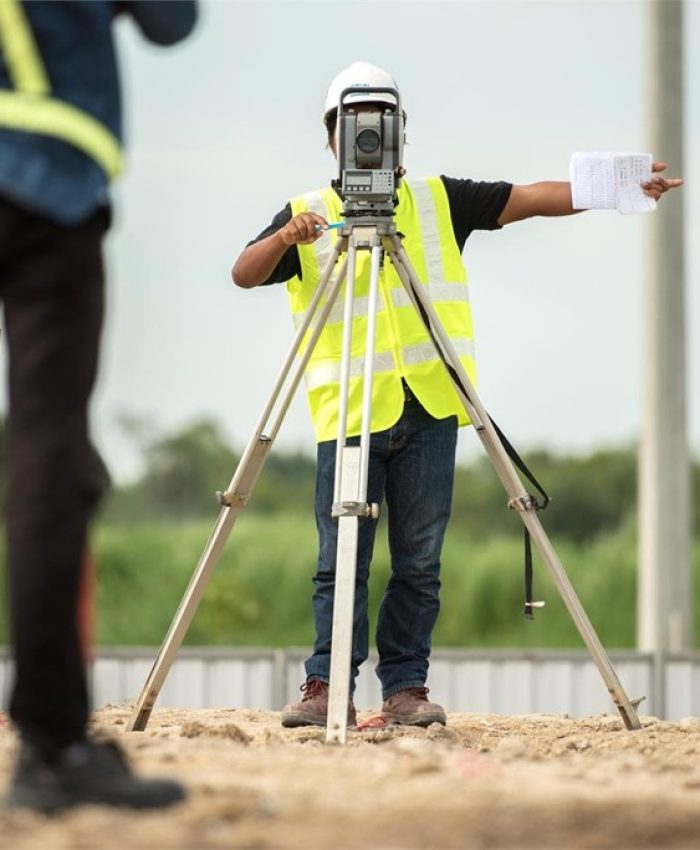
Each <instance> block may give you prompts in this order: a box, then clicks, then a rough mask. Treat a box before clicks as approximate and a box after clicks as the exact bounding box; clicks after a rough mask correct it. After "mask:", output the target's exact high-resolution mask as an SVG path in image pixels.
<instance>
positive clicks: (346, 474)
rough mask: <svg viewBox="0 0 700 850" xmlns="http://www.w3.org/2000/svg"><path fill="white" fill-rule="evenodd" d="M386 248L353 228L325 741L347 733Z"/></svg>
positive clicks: (366, 229) (373, 233) (369, 231)
mask: <svg viewBox="0 0 700 850" xmlns="http://www.w3.org/2000/svg"><path fill="white" fill-rule="evenodd" d="M358 248H369V249H371V252H372V253H371V272H370V284H369V295H368V300H367V332H366V337H365V362H364V371H363V386H362V425H361V435H360V445H359V447H358V446H348V445H347V444H346V435H347V412H348V393H349V383H350V374H351V368H350V360H351V346H352V330H353V304H354V293H355V268H356V255H357V250H358ZM383 253H384V250H383V247H382V243H381V239H380V237H379V235H378V231H377V227H376V226H358V227H355V228H351V232H350V237H349V247H348V275H347V278H348V279H347V286H346V288H345V313H344V326H343V343H342V354H341V365H340V383H339V393H340V398H339V405H338V410H339V419H338V438H337V449H336V463H335V481H334V488H333V516H334V517H338V545H337V552H336V567H335V589H334V596H333V626H332V633H331V663H330V682H329V687H328V716H327V725H326V741H327V742H328V743H334V744H344V743H345V741H346V737H347V716H348V699H349V697H350V667H351V658H352V638H353V623H354V610H355V576H356V573H357V541H358V534H359V522H360V517H361V516H365V517H366V516H369V515H373V516H376V515H377V513H378V508H377V506H370V505H368V504H367V480H368V473H369V449H370V438H371V435H370V425H371V417H372V377H373V372H374V344H375V333H376V315H377V301H378V298H379V269H380V265H381V261H382V256H383Z"/></svg>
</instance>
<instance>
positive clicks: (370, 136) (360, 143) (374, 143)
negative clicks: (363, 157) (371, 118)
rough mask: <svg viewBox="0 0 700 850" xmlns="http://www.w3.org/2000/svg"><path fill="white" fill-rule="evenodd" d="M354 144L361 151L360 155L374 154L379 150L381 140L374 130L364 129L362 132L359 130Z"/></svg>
mask: <svg viewBox="0 0 700 850" xmlns="http://www.w3.org/2000/svg"><path fill="white" fill-rule="evenodd" d="M356 142H357V147H358V148H359V149H360V150H361V151H362V153H374V152H375V151H377V150H379V145H380V143H381V139H380V138H379V133H377V131H376V130H369V129H367V128H365V129H364V130H360V132H359V133H358V134H357V138H356Z"/></svg>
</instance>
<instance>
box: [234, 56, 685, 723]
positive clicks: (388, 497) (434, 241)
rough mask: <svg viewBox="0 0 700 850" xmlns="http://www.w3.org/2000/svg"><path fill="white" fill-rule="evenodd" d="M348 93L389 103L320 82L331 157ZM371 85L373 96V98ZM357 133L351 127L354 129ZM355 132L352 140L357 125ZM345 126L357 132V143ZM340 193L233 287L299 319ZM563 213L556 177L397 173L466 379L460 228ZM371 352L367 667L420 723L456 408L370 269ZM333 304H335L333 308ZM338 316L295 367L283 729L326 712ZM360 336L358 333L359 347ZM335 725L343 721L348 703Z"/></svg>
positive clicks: (294, 208) (357, 642)
mask: <svg viewBox="0 0 700 850" xmlns="http://www.w3.org/2000/svg"><path fill="white" fill-rule="evenodd" d="M348 87H360V90H359V91H355V92H353V93H352V94H351V95H350V96H349V97H348V98H347V101H346V102H347V103H348V104H350V106H351V107H352V108H353V110H354V111H355V112H357V113H368V112H381V111H382V110H383V109H385V108H386V107H387V106H388V107H396V98H395V97H394V95H392V94H389V93H387V92H383V91H382V92H377V91H376V89H378V88H389V89H395V90H397V91H398V86H397V85H396V83H395V81H394V79H393V78H392V77H391V76H390V75H389V74H388V73H387V72H386V71H384V70H382V69H381V68H377V67H376V66H374V65H370V64H368V63H367V62H355V63H354V64H353V65H351V66H350V67H349V68H346V69H345V70H343V71H341V73H340V74H338V76H337V77H336V78H335V79H334V80H333V81H332V82H331V84H330V87H329V90H328V95H327V98H326V102H325V106H324V110H323V121H324V124H325V127H326V133H327V139H328V147H329V148H330V150H331V151H332V153H333V155H334V156H336V157H337V155H338V136H337V126H338V102H339V98H340V95H341V92H343V90H344V89H346V88H348ZM373 90H375V91H373ZM363 132H365V131H363ZM360 135H361V134H360ZM360 135H358V137H357V138H358V146H359V139H360ZM665 168H666V165H665V163H654V165H653V173H652V175H651V179H650V180H649V181H647V182H645V183H642V184H641V186H642V190H643V192H644V193H645V194H646V195H648V196H649V197H651V198H654V199H655V200H658V199H659V197H660V196H661V195H662V194H663V193H664V192H666V191H668V190H669V189H673V188H675V187H677V186H680V185H681V183H682V180H673V179H672V180H668V179H664V178H663V177H661V176H659V174H658V172H661V171H663V170H664V169H665ZM341 212H342V201H341V198H340V196H339V195H338V193H337V192H336V191H335V190H334V189H332V188H327V189H321V190H317V191H315V192H309V193H307V194H304V195H299V196H298V197H296V198H293V199H292V200H291V201H290V202H289V203H287V205H286V206H285V207H284V208H283V209H282V210H280V211H279V212H278V213H277V215H275V217H274V219H273V220H272V222H271V224H270V225H269V226H268V227H267V228H266V229H265V230H263V232H262V233H260V234H259V235H258V236H257V237H256V238H255V239H254V240H253V241H252V242H251V243H249V244H248V246H247V247H246V248H245V249H244V251H243V252H242V253H241V255H240V256H239V258H238V259H237V260H236V263H235V265H234V267H233V272H232V274H233V280H234V282H235V283H236V284H238V285H239V286H242V287H245V288H251V287H255V286H259V285H267V284H273V283H282V282H285V281H286V282H287V293H288V296H289V303H290V307H291V311H292V314H293V316H294V320H295V322H298V321H300V320H301V318H302V317H303V315H304V312H305V311H306V310H307V308H308V307H309V304H310V302H311V299H312V297H313V294H314V292H315V290H316V288H317V286H318V283H319V279H320V276H321V273H322V270H323V269H324V268H325V266H326V262H327V260H328V258H329V256H330V255H331V253H332V249H333V245H334V243H335V237H333V236H332V235H331V234H330V233H329V231H328V223H329V222H330V223H335V222H337V221H339V220H340V219H341ZM574 212H576V210H574V208H573V206H572V199H571V186H570V185H569V183H568V182H558V181H543V182H538V183H533V184H530V185H520V186H518V185H511V184H510V183H508V182H505V181H501V182H497V183H486V182H478V181H474V180H469V179H456V178H453V177H446V176H444V175H440V176H435V177H429V178H426V179H417V180H413V179H411V180H410V181H409V180H403V181H402V183H401V186H400V187H399V190H398V194H397V202H396V206H395V221H396V227H397V230H398V232H399V233H401V234H402V235H403V237H404V241H403V247H404V248H405V250H406V253H407V254H408V257H409V260H410V262H411V265H412V266H413V267H414V269H416V272H417V274H418V275H419V276H420V278H421V281H422V283H424V284H425V286H426V289H427V291H428V293H429V294H430V297H431V299H432V301H433V304H434V306H435V309H436V312H437V314H438V316H439V317H440V320H441V322H442V323H443V326H444V328H445V330H446V332H447V333H448V334H449V336H450V339H451V342H452V344H453V345H454V347H455V349H456V350H457V352H458V353H459V355H460V360H461V362H462V364H463V366H464V368H465V369H466V371H467V373H468V374H469V375H470V376H471V380H472V381H474V374H475V369H474V348H473V331H472V317H471V308H470V305H469V291H468V287H467V274H466V270H465V268H464V266H463V265H462V260H461V254H462V251H463V249H464V246H465V243H466V242H467V239H469V238H470V236H471V234H472V233H473V232H474V231H478V230H499V229H500V228H501V227H503V226H504V225H506V224H510V223H512V222H516V221H522V220H524V219H528V218H532V217H533V216H564V215H571V214H572V213H574ZM369 280H370V257H369V252H365V253H364V254H363V255H359V256H358V259H357V268H356V270H355V289H354V298H355V303H354V306H353V331H354V335H353V346H352V359H351V363H350V388H349V397H348V409H349V419H348V430H347V433H348V436H350V437H352V438H353V439H351V440H349V441H348V443H349V444H355V445H356V444H357V443H358V442H359V436H358V435H359V434H360V430H361V428H360V425H361V416H362V403H361V402H362V367H363V363H364V342H363V340H364V331H365V326H366V323H367V314H368V298H367V293H368V289H369ZM379 288H380V293H381V294H380V297H379V306H378V308H377V330H376V340H375V342H376V353H375V361H374V379H373V384H372V417H371V432H372V438H371V441H370V450H369V451H370V457H369V477H368V485H367V501H368V502H369V503H377V504H381V503H382V502H384V501H386V507H387V511H386V512H387V515H388V524H389V548H390V551H391V576H390V578H389V582H388V584H387V587H386V590H385V592H384V598H383V599H382V603H381V606H380V608H379V614H378V622H377V630H376V642H377V651H378V654H379V664H378V666H377V675H378V677H379V679H380V682H381V686H382V698H383V704H382V714H383V715H384V717H385V718H386V719H387V720H389V721H390V722H392V723H397V724H403V725H415V726H428V725H429V724H431V723H442V724H444V723H445V722H446V715H445V711H444V709H443V707H442V706H440V705H438V704H437V703H433V702H431V701H430V700H429V699H428V688H427V687H426V682H427V676H428V664H429V658H430V649H431V640H432V633H433V628H434V626H435V622H436V620H437V616H438V612H439V610H440V557H441V550H442V544H443V540H444V536H445V529H446V527H447V523H448V519H449V516H450V510H451V506H452V485H453V480H454V468H455V446H456V441H457V429H458V427H459V426H461V425H465V424H467V418H466V415H465V411H464V407H463V405H462V402H461V401H460V399H459V397H458V395H457V393H456V391H455V389H454V386H453V384H452V382H451V380H450V378H449V376H448V373H447V370H446V368H445V366H444V365H443V363H442V361H441V360H440V358H439V357H438V354H437V351H436V350H435V346H434V345H433V344H432V342H431V339H430V337H429V336H428V332H427V331H426V329H425V327H424V326H423V324H422V322H420V320H419V318H418V316H417V314H416V310H415V308H414V307H413V305H412V304H411V303H410V302H409V300H408V299H407V298H406V293H405V291H404V289H403V285H402V284H401V281H400V279H399V276H398V274H397V273H396V270H395V269H394V268H393V267H392V265H391V263H388V262H387V263H385V264H384V267H383V268H382V269H381V272H380V276H379ZM341 306H342V305H341ZM341 323H342V314H340V313H337V314H336V311H335V308H334V311H332V312H331V315H330V318H329V319H328V322H327V323H326V326H325V327H324V329H323V331H322V333H321V335H320V338H319V341H318V344H317V346H316V348H315V349H314V351H313V353H312V355H311V357H310V359H309V363H308V365H307V367H306V373H305V379H306V386H307V392H308V400H309V407H310V410H311V415H312V418H313V422H314V428H315V431H316V438H317V442H318V452H317V467H316V525H317V528H318V535H319V555H318V562H317V567H316V575H315V577H314V586H315V590H314V594H313V599H312V606H313V613H314V620H315V626H316V640H315V643H314V647H313V652H312V654H311V655H310V657H309V658H308V659H307V661H306V675H307V679H306V682H305V683H304V684H303V685H302V687H301V689H302V692H303V696H302V698H301V700H300V701H299V702H297V703H292V704H290V705H288V706H286V707H285V708H284V710H283V712H282V724H283V725H284V726H305V725H325V724H326V722H327V712H328V682H329V679H330V660H331V635H332V623H333V602H334V594H335V568H336V551H337V543H338V524H337V522H336V521H335V520H334V519H333V518H332V515H331V508H332V502H333V492H334V478H335V458H336V437H337V434H338V405H339V384H340V363H341V344H342V333H341ZM358 340H360V342H358ZM376 527H377V520H376V519H372V518H364V517H363V518H362V519H360V521H359V529H358V544H357V572H356V585H355V609H354V628H353V642H352V666H351V682H350V693H351V695H352V693H353V691H354V688H355V680H356V677H357V675H358V672H359V668H360V665H361V664H362V663H363V662H364V661H365V660H366V658H367V656H368V652H369V645H368V644H369V635H368V630H369V625H368V578H369V569H370V563H371V560H372V552H373V547H374V536H375V531H376ZM347 716H348V724H349V725H354V723H355V719H356V712H355V707H354V705H353V700H352V696H351V699H350V703H349V705H348V715H347Z"/></svg>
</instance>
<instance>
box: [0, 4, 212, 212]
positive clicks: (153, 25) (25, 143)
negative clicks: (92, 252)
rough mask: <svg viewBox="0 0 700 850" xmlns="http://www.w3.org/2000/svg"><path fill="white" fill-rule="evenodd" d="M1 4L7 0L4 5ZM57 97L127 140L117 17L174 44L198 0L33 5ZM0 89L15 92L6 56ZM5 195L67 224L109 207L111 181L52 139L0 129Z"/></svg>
mask: <svg viewBox="0 0 700 850" xmlns="http://www.w3.org/2000/svg"><path fill="white" fill-rule="evenodd" d="M0 2H2V0H0ZM22 6H23V8H24V12H25V14H26V16H27V19H28V22H29V25H30V27H31V29H32V34H33V36H34V39H35V41H36V44H37V47H38V50H39V53H40V55H41V60H42V62H43V64H44V67H45V70H46V73H47V75H48V78H49V81H50V84H51V95H52V97H56V98H59V99H61V100H64V101H66V102H68V103H70V104H72V105H73V106H77V107H78V108H80V109H82V110H85V111H86V112H88V113H90V114H91V115H92V116H94V117H95V118H97V119H98V120H99V121H101V122H102V123H103V124H105V125H106V126H107V127H108V128H109V129H110V130H111V131H112V132H113V133H114V135H115V136H116V137H117V138H118V139H120V140H122V138H123V136H122V109H121V94H120V84H119V71H118V68H117V61H116V57H115V50H114V41H113V37H112V22H113V20H114V18H115V16H116V15H118V14H121V13H124V14H128V15H130V16H131V17H132V18H133V19H134V21H135V22H136V23H137V25H138V27H139V29H140V30H141V32H142V34H143V35H144V36H145V37H146V38H147V39H148V40H149V41H152V42H154V43H155V44H161V45H170V44H175V43H176V42H178V41H180V40H181V39H183V38H185V37H186V36H187V35H188V34H189V33H190V32H191V31H192V28H193V26H194V23H195V20H196V4H195V2H194V0H139V2H111V0H70V2H56V0H33V2H23V3H22ZM0 89H12V81H11V79H10V77H9V75H8V71H7V67H6V65H5V62H4V58H3V57H2V55H0ZM0 195H2V196H3V197H4V198H6V199H7V200H10V201H12V202H14V203H16V204H18V205H19V206H21V207H23V208H25V209H28V210H31V211H33V212H37V213H40V214H42V215H46V216H48V217H49V218H51V219H53V220H54V221H57V222H60V223H62V224H76V223H78V222H80V221H82V220H84V219H85V218H87V217H88V216H89V215H90V214H91V213H93V212H94V211H95V210H96V209H97V208H98V207H99V206H102V205H104V204H106V203H107V202H108V196H107V177H106V175H105V174H104V172H103V171H102V169H101V168H100V166H98V165H97V163H95V162H94V160H92V159H91V158H90V157H89V156H87V155H86V154H84V153H83V152H82V151H80V150H78V149H77V148H74V147H73V146H72V145H70V144H68V143H66V142H62V141H60V140H58V139H54V138H51V137H49V136H43V135H38V134H35V133H27V132H24V131H18V130H10V129H4V128H1V127H0Z"/></svg>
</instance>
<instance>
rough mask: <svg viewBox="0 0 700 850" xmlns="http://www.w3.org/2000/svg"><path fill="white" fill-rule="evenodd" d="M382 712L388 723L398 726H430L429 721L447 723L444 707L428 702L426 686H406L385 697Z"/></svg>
mask: <svg viewBox="0 0 700 850" xmlns="http://www.w3.org/2000/svg"><path fill="white" fill-rule="evenodd" d="M382 714H383V715H384V716H385V717H386V719H387V720H388V721H389V722H390V723H398V724H399V725H400V726H430V724H431V723H442V725H443V726H444V725H445V724H446V723H447V716H446V715H445V709H444V708H443V707H442V706H441V705H438V704H437V703H435V702H428V689H427V688H406V690H404V691H397V692H396V693H395V694H392V695H391V696H390V697H387V698H386V699H385V700H384V702H383V703H382Z"/></svg>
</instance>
